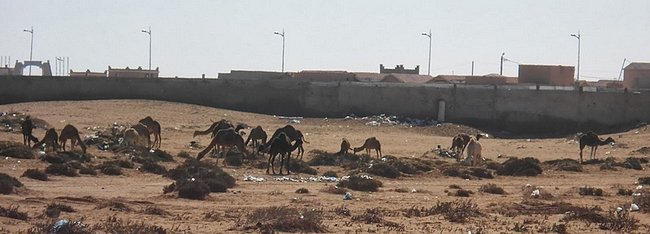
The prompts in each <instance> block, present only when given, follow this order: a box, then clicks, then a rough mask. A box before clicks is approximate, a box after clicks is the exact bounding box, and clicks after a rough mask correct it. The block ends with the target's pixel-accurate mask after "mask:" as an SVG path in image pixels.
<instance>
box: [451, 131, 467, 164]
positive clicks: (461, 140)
mask: <svg viewBox="0 0 650 234" xmlns="http://www.w3.org/2000/svg"><path fill="white" fill-rule="evenodd" d="M469 140H470V136H469V135H467V134H463V133H460V134H458V135H456V136H455V137H454V138H453V139H452V140H451V148H449V149H450V150H452V151H454V152H456V161H460V158H461V157H462V155H463V152H464V151H465V148H466V147H467V143H469Z"/></svg>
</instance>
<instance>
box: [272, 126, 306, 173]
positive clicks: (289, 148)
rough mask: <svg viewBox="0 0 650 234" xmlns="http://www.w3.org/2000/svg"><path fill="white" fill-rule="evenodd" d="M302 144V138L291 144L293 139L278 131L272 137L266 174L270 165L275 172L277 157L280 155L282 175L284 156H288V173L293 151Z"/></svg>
mask: <svg viewBox="0 0 650 234" xmlns="http://www.w3.org/2000/svg"><path fill="white" fill-rule="evenodd" d="M300 145H302V139H300V138H298V139H296V142H295V143H294V144H293V145H291V139H290V138H289V137H288V136H287V135H286V134H285V133H284V132H280V133H278V136H276V137H275V138H272V139H271V141H270V145H269V161H268V164H267V166H266V174H268V173H269V167H270V168H271V171H272V172H273V174H275V165H274V162H275V157H276V156H277V155H278V154H279V155H280V175H282V166H283V165H284V158H285V157H286V158H287V175H288V174H290V172H289V165H290V163H289V162H290V160H291V152H293V151H294V150H296V149H297V148H299V147H300Z"/></svg>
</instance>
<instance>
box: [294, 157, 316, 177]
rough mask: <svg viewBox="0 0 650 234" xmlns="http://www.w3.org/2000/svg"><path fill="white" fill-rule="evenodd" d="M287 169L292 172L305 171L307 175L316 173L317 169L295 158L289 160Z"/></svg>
mask: <svg viewBox="0 0 650 234" xmlns="http://www.w3.org/2000/svg"><path fill="white" fill-rule="evenodd" d="M289 170H290V171H291V172H294V173H305V174H309V175H317V174H318V171H317V170H316V169H314V168H312V167H310V166H309V164H307V163H306V162H304V161H302V160H297V159H291V160H290V162H289Z"/></svg>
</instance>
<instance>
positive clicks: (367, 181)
mask: <svg viewBox="0 0 650 234" xmlns="http://www.w3.org/2000/svg"><path fill="white" fill-rule="evenodd" d="M337 186H339V187H345V188H349V189H352V190H357V191H370V192H377V190H378V189H379V187H381V186H382V183H381V181H379V180H376V179H374V178H372V177H370V176H367V175H353V176H350V177H347V178H344V179H341V181H339V183H338V184H337Z"/></svg>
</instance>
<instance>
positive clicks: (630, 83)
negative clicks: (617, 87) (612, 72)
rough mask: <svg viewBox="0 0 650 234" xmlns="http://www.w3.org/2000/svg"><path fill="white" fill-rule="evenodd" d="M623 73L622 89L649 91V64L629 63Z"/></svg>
mask: <svg viewBox="0 0 650 234" xmlns="http://www.w3.org/2000/svg"><path fill="white" fill-rule="evenodd" d="M623 72H624V74H623V87H624V88H626V89H650V63H630V64H629V65H627V66H626V67H625V68H624V69H623Z"/></svg>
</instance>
